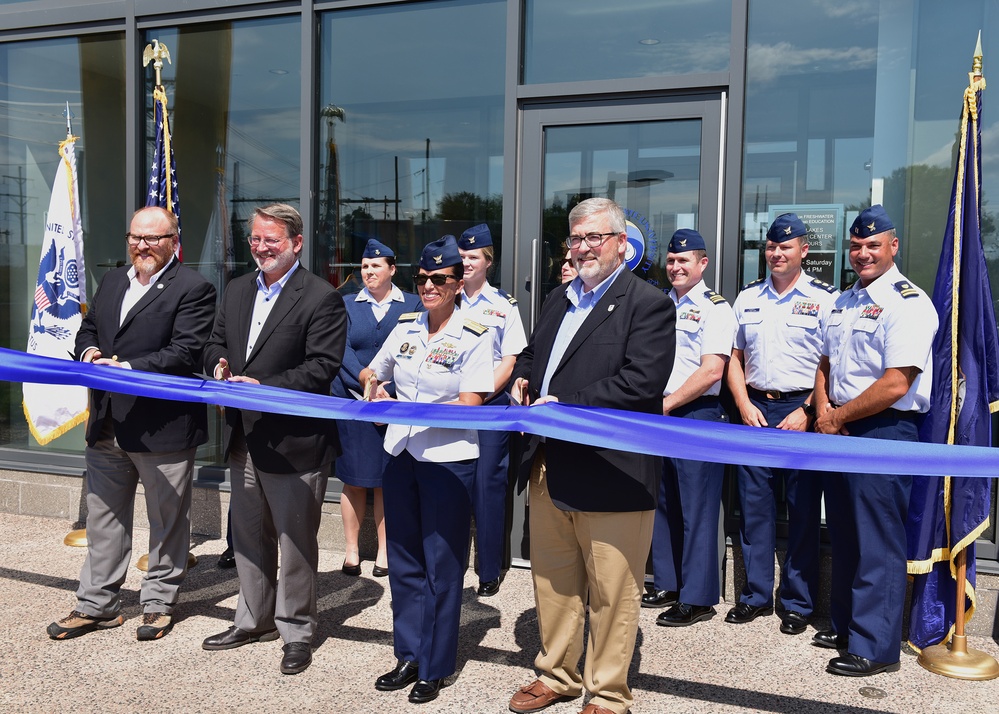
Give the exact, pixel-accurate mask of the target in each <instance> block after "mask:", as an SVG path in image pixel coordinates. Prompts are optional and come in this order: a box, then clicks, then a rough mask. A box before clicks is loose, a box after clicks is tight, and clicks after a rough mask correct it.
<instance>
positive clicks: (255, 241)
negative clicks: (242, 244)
mask: <svg viewBox="0 0 999 714" xmlns="http://www.w3.org/2000/svg"><path fill="white" fill-rule="evenodd" d="M246 242H247V243H249V244H250V245H260V244H261V243H263V244H264V247H265V248H268V249H270V250H274V249H275V248H277V247H278V246H279V245H281V244H282V243H284V238H261V237H260V236H249V237H248V238H247V239H246Z"/></svg>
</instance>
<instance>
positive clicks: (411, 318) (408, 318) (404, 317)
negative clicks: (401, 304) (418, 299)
mask: <svg viewBox="0 0 999 714" xmlns="http://www.w3.org/2000/svg"><path fill="white" fill-rule="evenodd" d="M419 317H420V313H418V312H404V313H402V314H401V315H399V322H416V321H417V320H418V319H419Z"/></svg>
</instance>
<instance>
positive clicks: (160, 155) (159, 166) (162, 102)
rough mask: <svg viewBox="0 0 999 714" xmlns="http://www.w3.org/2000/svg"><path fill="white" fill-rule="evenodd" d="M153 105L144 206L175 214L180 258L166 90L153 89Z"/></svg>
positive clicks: (177, 196)
mask: <svg viewBox="0 0 999 714" xmlns="http://www.w3.org/2000/svg"><path fill="white" fill-rule="evenodd" d="M153 106H154V108H155V120H156V145H155V147H154V149H153V165H152V166H151V167H150V170H149V193H148V194H147V195H146V207H147V208H148V207H149V206H159V207H160V208H165V209H167V210H168V211H170V212H172V213H173V214H174V215H175V216H177V259H178V260H183V259H184V248H183V245H182V244H181V240H180V193H179V192H178V189H177V163H176V161H175V160H174V156H173V144H172V143H171V142H172V139H171V138H170V118H169V115H168V112H167V98H166V92H165V91H164V90H163V88H162V87H156V89H155V90H153Z"/></svg>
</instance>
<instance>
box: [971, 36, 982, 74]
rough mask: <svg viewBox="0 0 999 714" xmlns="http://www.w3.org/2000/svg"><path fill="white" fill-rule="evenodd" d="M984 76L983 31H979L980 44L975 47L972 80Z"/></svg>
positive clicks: (972, 61)
mask: <svg viewBox="0 0 999 714" xmlns="http://www.w3.org/2000/svg"><path fill="white" fill-rule="evenodd" d="M981 76H982V31H981V30H979V31H978V43H977V44H976V45H975V56H974V57H973V58H972V60H971V79H972V81H974V80H976V79H980V78H981Z"/></svg>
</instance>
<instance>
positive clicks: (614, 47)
mask: <svg viewBox="0 0 999 714" xmlns="http://www.w3.org/2000/svg"><path fill="white" fill-rule="evenodd" d="M731 35H732V4H731V2H730V0H668V1H666V2H661V1H660V2H649V1H648V0H620V1H619V2H613V3H610V2H606V0H526V2H525V4H524V63H523V65H524V69H523V78H522V81H523V82H524V84H538V83H543V82H575V81H584V80H594V79H621V78H625V77H652V76H656V75H664V74H667V75H668V74H696V73H700V72H723V71H725V70H727V69H728V67H729V52H730V41H731Z"/></svg>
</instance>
